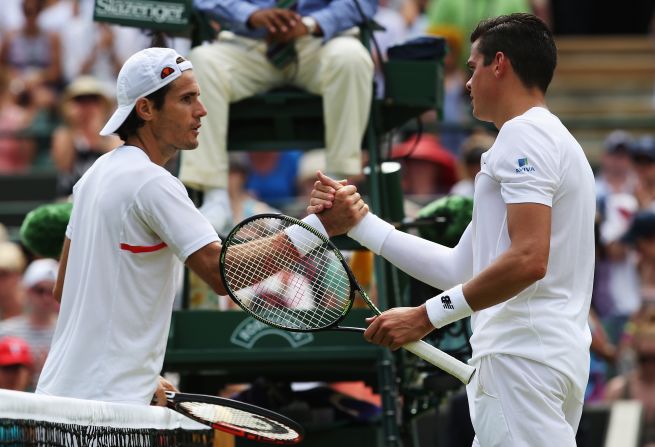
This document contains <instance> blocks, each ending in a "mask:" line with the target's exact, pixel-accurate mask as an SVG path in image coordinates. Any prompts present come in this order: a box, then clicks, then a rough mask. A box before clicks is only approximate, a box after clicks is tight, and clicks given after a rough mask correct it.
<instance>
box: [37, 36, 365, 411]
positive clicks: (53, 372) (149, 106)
mask: <svg viewBox="0 0 655 447" xmlns="http://www.w3.org/2000/svg"><path fill="white" fill-rule="evenodd" d="M116 95H117V99H118V108H117V110H116V112H115V113H114V114H113V115H112V117H111V118H110V119H109V121H108V122H107V124H106V125H105V127H104V128H103V129H102V131H101V132H100V133H101V134H102V135H109V134H112V133H115V134H118V135H119V136H120V137H121V139H122V140H123V141H124V142H125V144H124V145H123V146H120V147H118V148H116V149H114V150H113V151H111V152H109V153H107V154H105V155H103V156H102V157H100V158H99V159H98V160H97V161H96V162H95V163H94V164H93V166H92V167H91V168H90V169H89V170H88V171H87V172H86V173H85V174H84V176H83V177H82V178H81V179H80V180H79V182H78V183H77V184H76V185H75V186H74V188H73V212H72V215H71V219H70V222H69V225H68V228H67V230H66V239H65V241H64V247H63V250H62V256H61V259H60V269H59V274H58V277H57V282H56V284H55V298H56V299H58V300H60V301H61V310H60V315H59V320H58V322H57V328H56V330H55V335H54V338H53V343H52V348H51V350H50V355H49V356H48V359H47V361H46V363H45V366H44V369H43V372H42V374H41V377H40V380H39V383H38V387H37V393H42V394H48V395H56V396H65V397H75V398H82V399H94V400H103V401H109V402H124V403H137V404H139V403H140V404H148V403H150V402H151V399H152V397H153V394H156V395H157V396H158V398H157V401H158V403H160V404H163V403H164V402H165V398H164V397H163V392H164V391H165V390H166V389H171V388H172V385H170V384H169V383H167V382H165V381H164V380H163V379H161V378H159V379H158V377H159V373H160V371H161V368H162V364H163V359H164V353H165V349H166V340H167V336H168V329H169V323H170V319H171V310H172V307H173V299H174V296H175V292H176V291H177V290H178V288H179V286H180V284H179V282H180V281H179V280H180V278H181V277H182V275H181V269H182V262H184V263H186V265H187V266H188V267H189V268H190V269H191V270H193V271H194V272H195V273H197V274H198V276H200V278H202V279H203V280H204V281H206V282H207V283H208V284H209V285H210V286H211V287H212V289H213V290H214V291H216V292H217V293H219V294H223V295H224V294H225V293H226V292H225V289H224V287H223V284H222V282H221V278H220V275H219V267H218V260H219V255H220V250H221V246H220V243H219V237H218V235H217V234H216V231H214V229H213V227H212V226H211V224H210V223H209V222H208V221H207V220H206V219H205V217H203V216H202V215H201V214H200V212H199V211H198V210H197V209H196V207H195V206H194V204H193V202H192V201H191V200H190V199H189V197H188V194H187V191H186V189H185V188H184V186H183V185H182V183H181V182H180V181H179V180H178V179H177V178H175V177H174V176H173V175H171V174H170V173H169V172H168V171H167V170H166V169H164V168H163V165H164V164H165V163H166V162H167V161H168V160H170V159H171V157H173V156H174V155H175V154H176V153H177V152H178V151H181V150H192V149H195V148H196V147H197V145H198V133H199V131H200V126H201V118H202V117H204V116H205V115H206V114H207V111H206V109H205V107H204V105H203V104H202V102H200V98H199V96H200V90H199V87H198V83H197V82H196V79H195V77H194V75H193V71H192V66H191V62H189V61H187V60H185V59H184V58H183V57H181V56H180V55H179V54H177V53H176V52H175V51H174V50H172V49H168V48H148V49H145V50H142V51H140V52H138V53H136V54H134V55H133V56H132V57H130V58H129V59H128V60H127V61H126V62H125V64H124V66H123V68H122V69H121V71H120V73H119V75H118V80H117V85H116ZM351 193H353V191H351ZM350 202H354V201H353V200H349V201H347V202H346V201H344V202H343V205H342V206H341V207H340V208H341V209H340V211H339V212H342V213H344V214H346V215H351V216H352V218H351V219H349V221H350V224H354V223H355V222H357V221H359V218H361V217H362V216H363V213H362V211H361V207H362V206H363V202H361V203H360V205H359V208H357V206H356V205H353V203H350ZM351 210H352V212H351ZM364 213H365V211H364ZM311 218H313V217H310V219H311ZM342 231H344V230H342ZM180 261H182V262H180Z"/></svg>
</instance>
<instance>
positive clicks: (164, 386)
mask: <svg viewBox="0 0 655 447" xmlns="http://www.w3.org/2000/svg"><path fill="white" fill-rule="evenodd" d="M166 391H173V392H175V393H179V392H180V390H178V389H177V388H175V386H173V384H172V383H171V382H169V381H168V380H166V379H164V378H163V377H161V376H160V377H159V382H158V383H157V389H156V390H155V395H154V396H152V402H151V403H150V405H156V406H158V407H165V406H166Z"/></svg>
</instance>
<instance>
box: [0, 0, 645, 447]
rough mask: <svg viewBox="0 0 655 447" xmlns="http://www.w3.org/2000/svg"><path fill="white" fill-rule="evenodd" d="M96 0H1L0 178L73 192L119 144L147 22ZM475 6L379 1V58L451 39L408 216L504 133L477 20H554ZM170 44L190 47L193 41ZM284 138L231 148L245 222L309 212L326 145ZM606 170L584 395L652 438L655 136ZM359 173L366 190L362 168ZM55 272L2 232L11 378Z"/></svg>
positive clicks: (412, 170)
mask: <svg viewBox="0 0 655 447" xmlns="http://www.w3.org/2000/svg"><path fill="white" fill-rule="evenodd" d="M93 3H94V2H93V0H3V14H2V16H1V17H0V32H1V34H0V67H1V69H0V175H7V174H19V173H27V172H30V171H34V170H39V169H41V170H43V169H46V170H51V171H56V172H57V176H58V183H57V195H58V196H59V197H61V198H62V199H64V198H65V197H67V196H68V195H70V194H71V191H72V187H73V185H74V183H75V182H76V181H77V180H78V179H79V178H80V176H81V175H82V174H83V173H84V172H85V171H86V170H87V169H88V168H89V167H90V166H91V165H92V163H93V162H94V161H95V160H96V159H97V158H98V157H100V156H101V155H102V154H104V153H106V152H108V151H110V150H111V149H112V148H114V147H116V146H117V145H119V144H120V139H118V137H115V136H108V137H102V136H100V135H99V134H98V132H99V130H100V129H101V128H102V126H103V125H104V123H105V122H106V120H107V118H108V116H109V115H110V114H111V112H112V111H113V109H114V106H115V104H114V94H113V93H114V90H115V81H116V76H117V74H118V70H119V69H120V67H121V65H122V63H123V62H124V61H125V60H126V59H127V57H129V55H131V54H132V53H134V52H135V51H137V50H139V49H141V48H145V47H148V46H150V39H151V36H150V35H149V34H148V33H147V32H146V31H144V30H139V29H136V28H127V27H121V26H117V25H108V24H106V23H99V22H94V21H93V19H92V12H93ZM468 3H469V2H466V1H463V0H451V1H448V0H436V1H435V0H433V1H431V2H430V1H425V0H404V1H396V2H392V1H387V0H380V3H379V8H378V12H377V14H376V16H375V20H376V21H378V22H379V23H381V24H382V25H383V26H385V27H386V31H378V32H376V38H377V40H378V42H379V45H378V46H377V47H375V48H373V51H374V52H375V53H376V54H375V57H374V59H384V54H382V55H379V54H377V51H381V52H382V53H384V51H385V50H386V48H388V47H389V46H392V45H394V44H396V43H399V42H401V41H403V40H405V39H409V38H412V37H416V36H419V35H422V34H425V33H432V34H438V35H442V36H444V37H445V38H446V40H447V42H448V45H449V48H450V52H449V53H448V55H447V58H446V61H445V63H446V78H445V110H444V116H443V120H442V122H441V125H440V126H438V127H436V128H437V129H439V130H437V131H434V130H424V131H423V132H416V130H415V129H413V128H412V129H409V131H408V132H406V133H398V134H397V135H394V136H392V137H391V138H390V141H391V144H390V148H389V150H388V154H387V155H388V157H386V158H389V159H395V160H398V161H399V162H400V163H401V165H402V168H403V171H402V172H403V176H402V188H403V191H404V193H405V195H406V198H407V199H408V200H407V201H406V210H405V212H406V214H407V215H408V216H409V217H410V218H411V217H416V215H417V214H418V211H419V210H420V208H421V207H422V206H424V205H426V204H428V203H429V202H430V201H432V200H434V199H436V198H438V197H440V196H443V195H447V194H457V195H462V196H467V197H472V195H473V179H474V178H475V175H476V173H477V172H478V171H479V167H480V159H481V157H482V154H483V153H484V152H485V151H486V150H488V149H489V148H490V147H491V146H492V145H493V142H494V136H495V133H494V132H492V131H490V130H489V129H488V128H484V127H471V123H472V120H471V117H470V111H469V110H468V95H467V94H466V92H465V88H464V84H465V81H466V78H467V72H466V69H465V60H466V56H467V55H468V40H467V33H468V31H470V27H471V24H472V23H476V22H477V21H478V19H479V18H481V17H482V16H484V15H488V16H490V15H497V14H501V13H508V12H514V11H517V10H521V11H533V12H535V13H537V14H538V15H540V16H541V17H543V18H544V19H546V20H551V17H550V15H549V9H548V8H547V7H546V4H547V3H548V2H546V1H533V2H528V1H527V0H526V1H499V2H493V4H494V5H495V6H494V8H493V10H484V11H481V10H476V11H477V12H476V14H477V15H476V14H468V15H462V14H463V13H462V10H463V9H464V8H466V7H467V6H466V5H467V4H468ZM471 3H473V2H471ZM554 3H557V2H554ZM469 6H470V5H469ZM474 10H475V9H474ZM478 15H479V17H478ZM169 43H170V44H171V45H175V46H177V47H178V51H180V52H186V51H188V50H189V47H188V45H189V43H188V42H186V41H185V40H182V39H176V40H171V41H170V42H169ZM184 48H186V51H185V50H184ZM376 79H377V90H376V92H375V94H376V95H378V96H382V95H384V86H383V85H382V78H381V77H380V76H379V74H378V76H377V77H376ZM421 120H422V121H423V123H424V124H426V125H427V126H428V128H429V125H430V123H432V124H434V123H435V122H436V121H437V118H436V115H435V114H430V113H428V114H426V115H425V116H423V117H421ZM203 127H204V126H203ZM430 129H431V128H430ZM204 130H205V129H204V128H203V131H204ZM281 149H284V150H281V151H280V152H250V153H236V154H235V153H232V154H230V157H229V179H228V183H229V185H228V191H229V198H230V204H231V212H232V215H233V218H234V221H235V222H238V221H240V220H241V219H243V218H246V217H248V216H250V215H253V214H257V213H261V212H270V211H276V210H282V211H285V212H287V213H288V214H293V215H303V214H304V205H303V204H304V203H305V202H306V198H307V196H308V194H309V192H310V191H311V185H312V183H313V180H314V173H315V171H316V169H325V166H326V163H325V151H324V150H315V151H307V152H300V151H294V150H291V149H293V148H281ZM595 168H597V169H596V171H597V195H598V196H597V200H598V206H597V228H596V230H597V232H596V241H597V246H596V249H597V257H596V275H595V284H594V295H593V300H592V315H591V316H590V324H591V327H592V329H593V333H594V343H593V345H592V354H593V358H592V371H591V375H590V383H589V388H588V393H587V396H586V397H587V400H588V402H590V403H596V402H610V401H613V400H616V399H625V398H628V399H639V400H641V401H642V402H643V404H644V408H645V412H646V418H647V421H648V424H647V426H648V428H647V436H648V439H649V440H650V441H652V442H655V138H653V136H651V135H638V134H636V135H632V134H630V133H628V132H625V131H621V130H618V131H614V132H611V133H609V134H608V135H607V138H606V140H605V144H604V152H603V154H602V156H601V157H600V159H599V162H598V166H595ZM171 169H172V170H173V171H176V170H177V166H172V167H171ZM350 180H351V181H353V182H356V183H359V184H361V185H362V187H363V188H365V186H364V184H365V178H364V176H363V175H360V176H356V175H355V176H352V177H351V178H350ZM56 274H57V261H56V260H53V259H39V258H38V257H35V256H34V255H33V254H31V253H29V252H27V251H26V250H25V249H24V248H23V247H21V246H20V245H19V244H18V243H16V242H15V241H11V240H9V238H8V236H7V234H6V232H5V233H2V234H0V388H10V389H22V390H31V389H33V388H34V384H35V383H36V379H37V378H38V373H39V370H40V367H41V366H42V365H43V362H44V360H45V356H46V355H47V350H48V346H49V341H50V339H51V337H52V333H53V330H54V325H55V321H56V315H57V309H58V304H57V303H56V302H55V301H54V299H53V297H52V285H53V284H54V280H55V277H56ZM192 302H193V300H192Z"/></svg>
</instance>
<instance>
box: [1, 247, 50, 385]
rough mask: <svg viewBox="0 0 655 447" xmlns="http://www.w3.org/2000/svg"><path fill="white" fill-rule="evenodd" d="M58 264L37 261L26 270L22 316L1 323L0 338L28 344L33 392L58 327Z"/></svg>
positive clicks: (43, 260) (47, 260) (48, 260)
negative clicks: (31, 357)
mask: <svg viewBox="0 0 655 447" xmlns="http://www.w3.org/2000/svg"><path fill="white" fill-rule="evenodd" d="M58 268H59V264H58V263H57V261H55V260H53V259H37V260H35V261H33V262H32V263H31V264H30V265H29V266H28V267H27V270H25V274H24V275H23V286H24V287H25V291H26V298H27V300H26V309H25V313H23V314H22V315H19V316H16V317H12V318H9V319H6V320H3V321H1V322H0V337H3V336H14V337H18V338H21V339H23V340H25V341H26V342H27V344H28V345H29V347H30V351H31V352H32V356H33V359H34V368H33V371H32V373H33V376H32V381H31V385H32V389H35V388H36V383H37V381H38V378H39V374H40V373H41V369H42V368H43V364H44V362H45V359H46V357H47V356H48V351H49V350H50V342H51V341H52V336H53V334H54V331H55V325H56V323H57V314H58V312H59V303H58V302H57V301H56V300H55V299H54V296H53V289H54V286H55V280H56V279H57V269H58Z"/></svg>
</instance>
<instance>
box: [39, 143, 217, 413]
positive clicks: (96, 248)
mask: <svg viewBox="0 0 655 447" xmlns="http://www.w3.org/2000/svg"><path fill="white" fill-rule="evenodd" d="M66 236H67V237H68V238H69V239H70V240H71V245H70V251H69V255H68V264H67V268H66V276H65V281H64V288H63V294H62V302H61V311H60V314H59V320H58V322H57V328H56V330H55V335H54V338H53V343H52V347H51V350H50V354H49V356H48V359H47V361H46V363H45V366H44V369H43V372H42V374H41V377H40V380H39V384H38V388H37V393H43V394H49V395H56V396H66V397H75V398H82V399H94V400H103V401H110V402H125V403H139V404H147V403H149V402H150V400H151V398H152V395H153V393H154V391H155V388H156V385H157V377H158V375H159V373H160V371H161V368H162V364H163V360H164V352H165V349H166V340H167V336H168V330H169V325H170V320H171V311H172V307H173V300H174V296H175V293H176V291H177V290H178V288H179V286H180V284H181V278H182V268H183V264H182V262H184V261H185V260H186V258H187V257H188V256H189V255H191V254H192V253H194V252H195V251H197V250H198V249H200V248H202V247H204V246H205V245H207V244H209V243H211V242H214V241H218V240H219V238H218V235H217V234H216V232H215V231H214V229H213V228H212V226H211V225H210V224H209V222H208V221H207V220H206V219H205V218H204V217H203V216H202V215H201V214H200V213H199V212H198V210H197V209H196V207H195V206H194V204H193V203H192V202H191V200H190V199H189V197H188V194H187V191H186V189H185V188H184V186H183V185H182V183H181V182H180V181H179V180H178V179H177V178H175V177H174V176H172V175H171V174H170V173H169V172H168V171H167V170H166V169H164V168H162V167H161V166H158V165H156V164H154V163H152V162H151V161H150V159H149V158H148V156H147V155H146V154H145V152H143V151H142V150H141V149H139V148H136V147H134V146H121V147H119V148H117V149H115V150H113V151H111V152H109V153H108V154H106V155H103V156H102V157H100V158H99V159H98V160H97V161H96V162H95V163H94V165H93V166H92V167H91V169H89V170H88V171H87V173H86V174H85V175H84V176H83V177H82V179H80V181H79V182H78V183H77V184H76V185H75V187H74V189H73V214H72V216H71V220H70V223H69V225H68V228H67V231H66Z"/></svg>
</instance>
